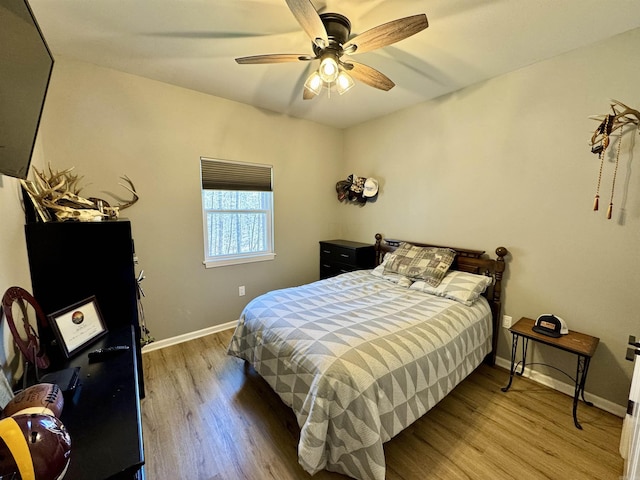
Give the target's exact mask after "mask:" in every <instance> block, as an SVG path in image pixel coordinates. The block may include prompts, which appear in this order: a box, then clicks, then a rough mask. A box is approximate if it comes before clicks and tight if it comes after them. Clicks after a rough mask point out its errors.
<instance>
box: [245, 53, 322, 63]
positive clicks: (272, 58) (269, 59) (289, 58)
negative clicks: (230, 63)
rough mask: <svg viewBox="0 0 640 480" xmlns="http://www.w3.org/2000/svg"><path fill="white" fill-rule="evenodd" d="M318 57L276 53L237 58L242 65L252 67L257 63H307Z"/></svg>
mask: <svg viewBox="0 0 640 480" xmlns="http://www.w3.org/2000/svg"><path fill="white" fill-rule="evenodd" d="M315 58H316V57H312V56H311V55H304V54H302V55H298V54H295V53H274V54H271V55H253V56H251V57H240V58H236V62H237V63H239V64H240V65H251V64H257V63H285V62H307V61H309V60H314V59H315Z"/></svg>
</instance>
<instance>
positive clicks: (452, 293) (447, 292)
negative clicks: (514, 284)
mask: <svg viewBox="0 0 640 480" xmlns="http://www.w3.org/2000/svg"><path fill="white" fill-rule="evenodd" d="M492 281H493V279H492V278H491V277H488V276H486V275H475V274H473V273H467V272H458V271H457V270H450V271H449V272H448V273H447V274H446V275H445V277H444V278H443V279H442V282H440V285H438V286H437V287H433V286H431V285H429V284H428V283H427V282H423V281H418V282H414V283H413V284H412V285H411V287H410V288H411V289H412V290H420V291H422V292H425V293H430V294H432V295H437V296H438V297H445V298H450V299H451V300H456V301H458V302H460V303H464V304H465V305H473V302H475V301H476V300H477V299H478V297H479V296H480V295H482V293H483V292H484V291H485V290H486V289H487V287H488V286H489V285H491V283H492Z"/></svg>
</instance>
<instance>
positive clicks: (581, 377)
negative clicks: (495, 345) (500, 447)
mask: <svg viewBox="0 0 640 480" xmlns="http://www.w3.org/2000/svg"><path fill="white" fill-rule="evenodd" d="M534 324H535V320H532V319H531V318H525V317H523V318H521V319H520V320H518V321H517V322H516V323H515V325H513V326H512V327H511V328H510V329H509V331H510V332H511V335H512V337H513V341H512V345H511V371H510V374H509V383H508V384H507V385H506V386H505V387H502V391H503V392H506V391H507V390H509V388H510V387H511V382H512V381H513V375H514V374H516V375H519V376H521V375H522V374H523V373H524V368H525V364H526V361H527V349H528V347H529V340H533V341H535V342H540V343H544V344H545V345H549V346H551V347H554V348H558V349H560V350H564V351H565V352H569V353H573V354H575V355H577V356H578V365H577V367H576V378H575V379H574V381H575V390H574V394H573V423H574V424H575V426H576V428H579V429H580V430H582V425H580V423H579V422H578V398H579V397H580V396H581V397H582V401H583V402H584V403H586V404H587V405H589V406H590V407H592V406H593V403H591V402H588V401H587V400H585V398H584V385H585V383H586V381H587V373H589V363H590V361H591V357H593V354H594V353H595V352H596V348H597V347H598V343H599V342H600V339H599V338H597V337H592V336H591V335H586V334H584V333H580V332H576V331H573V330H571V331H569V333H568V334H567V335H562V336H561V337H559V338H554V337H549V336H548V335H543V334H540V333H537V332H534V331H533V330H532V327H533V326H534ZM520 337H522V339H523V342H522V360H521V361H520V362H518V363H517V364H516V361H515V360H516V353H517V349H518V339H519V338H520ZM518 365H520V371H519V372H516V370H517V368H518ZM552 368H555V367H552ZM558 370H559V369H558ZM560 371H561V370H560ZM563 373H564V372H563Z"/></svg>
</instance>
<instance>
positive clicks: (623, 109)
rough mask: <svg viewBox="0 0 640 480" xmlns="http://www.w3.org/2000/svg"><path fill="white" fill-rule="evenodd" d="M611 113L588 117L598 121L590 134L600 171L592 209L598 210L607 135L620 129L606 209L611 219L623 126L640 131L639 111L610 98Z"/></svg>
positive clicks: (607, 144) (592, 150)
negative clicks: (629, 126) (609, 196)
mask: <svg viewBox="0 0 640 480" xmlns="http://www.w3.org/2000/svg"><path fill="white" fill-rule="evenodd" d="M611 102H612V103H611V111H612V113H609V114H605V115H592V116H590V117H589V118H591V119H593V120H597V121H598V122H600V123H599V125H598V127H597V128H596V130H595V131H594V132H593V135H592V136H591V152H592V153H596V154H598V158H599V160H600V171H599V173H598V185H597V187H596V196H595V199H594V201H593V210H594V211H597V210H598V204H599V200H600V181H601V180H602V168H603V167H604V154H605V152H606V150H607V147H608V146H609V137H610V136H611V134H612V133H613V132H615V131H616V130H620V135H619V139H618V145H617V147H616V162H615V170H614V172H613V182H612V185H611V200H610V201H609V208H608V209H607V218H608V219H611V213H612V210H613V192H614V190H615V186H616V176H617V173H618V161H619V160H620V148H621V146H622V134H623V128H624V127H626V126H627V125H631V126H634V127H635V128H636V129H637V130H638V133H640V111H638V110H636V109H634V108H630V107H628V106H626V105H625V104H624V103H622V102H619V101H618V100H611Z"/></svg>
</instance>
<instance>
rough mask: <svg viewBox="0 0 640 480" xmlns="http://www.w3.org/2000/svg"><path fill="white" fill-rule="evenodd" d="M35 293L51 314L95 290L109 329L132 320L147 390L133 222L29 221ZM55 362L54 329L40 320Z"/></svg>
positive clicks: (57, 351)
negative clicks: (139, 314)
mask: <svg viewBox="0 0 640 480" xmlns="http://www.w3.org/2000/svg"><path fill="white" fill-rule="evenodd" d="M25 235H26V240H27V252H28V256H29V268H30V271H31V284H32V286H33V296H34V297H35V299H36V300H37V302H38V304H39V305H40V307H41V308H42V310H43V311H44V313H45V315H49V314H51V313H54V312H56V311H58V310H61V309H63V308H66V307H68V306H69V305H73V304H74V303H76V302H79V301H81V300H84V299H86V298H89V297H91V296H92V295H95V296H96V299H97V303H98V306H99V308H100V311H101V312H102V316H103V317H104V321H105V324H106V326H107V328H108V329H109V330H112V329H116V328H119V327H123V326H133V327H134V331H135V335H136V342H135V351H136V355H137V365H138V379H139V381H140V394H141V396H144V381H143V375H142V361H141V360H142V356H141V347H140V341H139V339H140V326H139V324H138V303H137V301H138V298H137V284H136V277H135V266H134V255H135V253H134V246H133V239H132V235H131V223H130V222H129V221H128V220H115V221H104V222H48V223H27V224H26V225H25ZM38 330H39V334H40V339H41V342H42V344H43V345H44V346H45V348H46V351H47V355H49V358H50V359H51V362H52V367H53V368H57V367H58V365H59V364H61V362H63V361H64V355H62V352H61V350H60V349H59V348H58V346H57V345H56V341H55V335H54V333H53V330H52V329H51V328H50V327H48V326H43V325H39V326H38Z"/></svg>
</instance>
